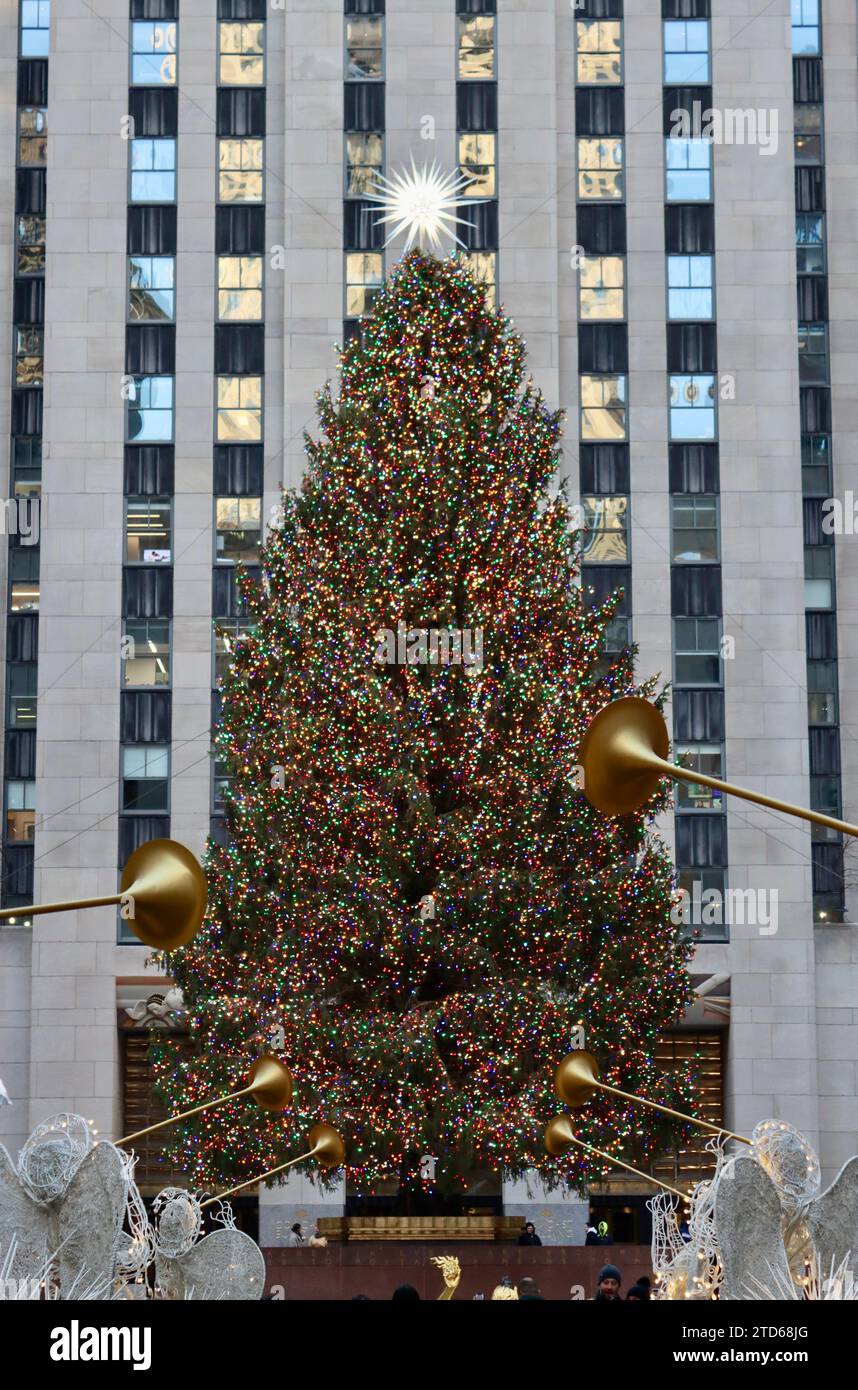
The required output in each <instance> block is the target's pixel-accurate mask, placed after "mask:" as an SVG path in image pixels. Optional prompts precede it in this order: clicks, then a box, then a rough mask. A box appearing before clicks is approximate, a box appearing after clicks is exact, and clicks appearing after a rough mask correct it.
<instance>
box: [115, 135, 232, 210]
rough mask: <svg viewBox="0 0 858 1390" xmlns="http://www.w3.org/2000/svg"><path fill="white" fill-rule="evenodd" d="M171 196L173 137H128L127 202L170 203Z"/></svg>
mask: <svg viewBox="0 0 858 1390" xmlns="http://www.w3.org/2000/svg"><path fill="white" fill-rule="evenodd" d="M221 143H223V141H222V142H221ZM175 197H176V142H175V140H162V139H158V140H147V139H141V140H132V141H131V202H132V203H172V202H173V201H174V199H175Z"/></svg>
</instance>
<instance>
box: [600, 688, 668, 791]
mask: <svg viewBox="0 0 858 1390" xmlns="http://www.w3.org/2000/svg"><path fill="white" fill-rule="evenodd" d="M669 751H670V740H669V738H668V735H667V726H666V725H665V722H664V720H663V718H662V717H661V715H660V714H659V712H658V710H657V709H656V707H655V705H652V704H650V702H649V700H642V699H641V698H640V697H639V696H637V695H629V696H627V697H625V698H624V699H622V700H614V701H613V702H612V703H611V704H610V705H605V707H604V709H601V710H600V711H599V713H598V714H597V715H596V717H595V718H594V719H593V720H592V721H591V723H590V727H589V728H588V729H587V732H586V733H585V735H584V737H583V739H582V741H581V747H580V750H579V753H578V759H579V762H580V764H581V768H582V771H583V774H584V795H585V796H586V798H587V800H588V801H589V803H590V805H591V806H595V807H596V809H597V811H601V812H602V813H603V814H604V815H606V816H626V815H629V814H630V813H631V812H632V811H636V810H637V809H638V808H639V807H640V806H643V805H645V803H646V802H647V801H649V799H650V797H651V796H652V795H653V794H654V793H655V791H656V789H657V787H658V784H659V782H660V781H661V779H662V777H664V776H665V771H664V770H663V769H661V768H658V767H653V766H652V762H653V759H654V758H661V759H664V758H666V757H667V755H668V752H669Z"/></svg>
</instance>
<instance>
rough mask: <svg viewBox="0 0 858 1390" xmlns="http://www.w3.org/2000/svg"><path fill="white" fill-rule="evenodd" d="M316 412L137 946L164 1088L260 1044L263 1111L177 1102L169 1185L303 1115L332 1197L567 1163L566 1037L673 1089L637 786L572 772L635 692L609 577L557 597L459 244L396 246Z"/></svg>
mask: <svg viewBox="0 0 858 1390" xmlns="http://www.w3.org/2000/svg"><path fill="white" fill-rule="evenodd" d="M318 415H319V437H318V438H316V439H310V438H308V439H307V444H306V449H307V455H308V469H307V473H306V477H305V479H304V482H303V485H302V487H301V488H300V490H299V491H297V492H296V493H294V494H285V495H284V498H283V507H282V516H281V517H279V518H278V522H277V526H276V529H274V530H273V531H272V532H271V533H270V536H269V538H268V540H267V542H266V545H265V547H264V551H263V556H262V574H263V578H262V583H261V585H260V586H257V587H255V588H252V589H251V588H249V589H248V598H247V601H248V604H249V607H250V611H251V614H252V617H253V621H254V624H255V627H254V630H253V631H252V632H251V633H249V634H248V635H247V636H246V637H245V638H244V639H243V640H242V641H241V642H240V644H239V646H238V648H237V650H236V654H235V659H234V662H233V665H232V669H231V672H230V674H229V676H228V678H227V680H226V682H225V686H224V690H223V723H222V727H221V730H220V732H219V734H218V745H219V756H220V757H221V758H223V759H224V760H225V761H226V762H227V763H228V765H229V768H230V770H231V772H232V776H233V781H232V785H231V789H230V791H229V792H228V794H227V825H228V832H229V834H228V845H227V847H225V848H224V847H221V846H219V845H216V844H211V845H210V846H209V850H208V855H207V873H208V881H209V909H208V914H207V919H206V922H205V924H204V926H203V929H202V931H201V932H200V934H199V935H198V937H197V938H196V940H195V941H194V942H193V943H192V944H191V945H189V946H188V947H186V948H185V949H184V950H182V951H179V952H176V953H175V954H174V955H173V956H172V957H171V958H170V962H169V964H170V968H171V971H172V974H173V975H174V977H175V979H176V981H177V982H178V983H179V984H180V985H181V986H182V988H183V990H184V994H185V1000H186V1005H187V1009H188V1018H189V1026H190V1056H189V1057H188V1056H183V1055H181V1054H180V1053H179V1051H178V1049H177V1047H176V1046H175V1045H174V1046H171V1045H170V1043H169V1041H158V1042H157V1043H156V1045H155V1049H156V1075H157V1078H158V1085H159V1089H160V1092H161V1094H162V1096H163V1097H164V1099H165V1100H166V1102H167V1103H168V1105H169V1107H170V1109H171V1110H173V1111H176V1110H179V1109H184V1108H186V1107H188V1106H191V1105H194V1104H197V1103H200V1102H201V1101H202V1100H204V1099H207V1098H209V1097H212V1096H216V1095H223V1094H226V1093H228V1092H229V1091H230V1090H233V1089H235V1087H236V1086H237V1085H240V1084H241V1078H242V1077H243V1076H244V1075H245V1074H246V1071H247V1069H248V1067H249V1065H250V1063H251V1062H252V1060H253V1059H254V1058H256V1057H257V1056H259V1055H260V1054H262V1053H265V1052H271V1051H272V1047H276V1048H277V1051H278V1052H279V1054H280V1055H282V1057H283V1059H284V1060H285V1061H286V1062H287V1064H288V1065H289V1066H290V1068H291V1069H292V1071H293V1073H294V1076H295V1081H296V1094H295V1103H294V1106H293V1108H292V1109H290V1110H288V1111H287V1112H285V1114H283V1115H280V1116H271V1115H268V1114H266V1113H264V1112H263V1111H261V1110H259V1109H258V1108H257V1107H255V1106H254V1105H253V1104H252V1103H248V1102H246V1101H239V1102H237V1103H231V1104H230V1105H229V1106H228V1107H226V1106H225V1107H223V1108H221V1109H217V1110H215V1111H213V1112H210V1113H208V1114H203V1115H201V1116H199V1117H197V1119H196V1120H195V1121H192V1122H189V1123H188V1124H186V1125H185V1126H184V1127H183V1129H182V1130H181V1131H174V1132H173V1133H174V1134H178V1135H179V1137H178V1138H177V1139H176V1140H175V1148H174V1150H173V1152H174V1156H175V1157H176V1158H178V1160H179V1161H180V1162H181V1163H182V1165H183V1167H184V1168H185V1170H186V1172H187V1174H188V1180H189V1181H193V1182H199V1183H203V1182H206V1183H210V1184H211V1183H215V1182H220V1183H223V1182H224V1181H225V1180H227V1179H229V1180H230V1181H232V1182H237V1181H240V1180H241V1179H243V1178H246V1177H251V1176H253V1175H254V1174H256V1173H261V1172H262V1171H264V1170H266V1169H268V1168H270V1167H272V1166H274V1165H275V1164H277V1163H281V1162H283V1161H285V1160H286V1159H287V1158H289V1157H292V1156H296V1155H297V1154H299V1153H301V1152H302V1151H303V1149H304V1147H305V1146H304V1144H303V1136H304V1134H305V1133H306V1130H307V1129H308V1128H309V1127H310V1126H311V1125H312V1124H314V1123H316V1122H317V1121H319V1120H322V1119H324V1120H326V1121H328V1122H329V1123H331V1124H333V1125H335V1126H336V1127H337V1128H338V1129H339V1130H340V1132H341V1133H342V1135H343V1136H344V1138H345V1140H346V1145H347V1151H348V1163H349V1176H350V1178H351V1180H352V1181H353V1182H354V1183H355V1184H356V1185H357V1187H358V1189H359V1190H362V1191H370V1190H372V1188H373V1187H374V1186H375V1185H376V1184H377V1183H378V1182H379V1181H380V1180H381V1179H383V1178H388V1177H396V1176H398V1177H399V1178H400V1180H401V1181H402V1182H403V1184H405V1185H406V1186H407V1185H408V1182H409V1181H410V1180H411V1179H412V1178H413V1175H414V1174H415V1173H416V1172H417V1171H418V1167H419V1160H420V1157H421V1156H422V1155H425V1154H432V1155H434V1156H435V1158H436V1159H437V1176H438V1178H439V1180H441V1181H443V1182H446V1183H447V1184H448V1185H453V1186H455V1184H457V1183H462V1182H463V1181H464V1180H465V1175H466V1174H467V1172H468V1171H469V1169H471V1168H472V1167H473V1166H474V1165H479V1166H482V1167H486V1166H488V1167H490V1168H492V1169H494V1170H496V1171H497V1170H500V1169H503V1170H504V1171H505V1172H507V1173H508V1174H516V1173H520V1172H522V1171H523V1170H524V1169H527V1168H531V1169H539V1170H540V1172H541V1173H542V1175H543V1176H545V1177H546V1178H547V1179H548V1180H549V1181H555V1180H560V1179H561V1178H563V1179H565V1178H567V1177H571V1178H573V1179H575V1180H576V1181H580V1180H583V1179H585V1178H587V1177H591V1178H592V1177H595V1176H596V1175H597V1174H598V1175H601V1174H602V1173H604V1172H605V1171H606V1169H605V1165H604V1164H601V1163H599V1162H595V1163H594V1162H593V1161H592V1160H589V1159H588V1157H587V1156H586V1155H583V1154H582V1151H581V1150H580V1149H574V1150H572V1152H571V1153H570V1154H569V1155H567V1157H566V1158H564V1159H562V1160H557V1159H549V1158H548V1156H547V1155H546V1153H545V1151H544V1148H543V1142H542V1133H543V1127H544V1125H545V1123H546V1121H547V1120H548V1119H549V1118H550V1117H551V1116H552V1115H553V1114H554V1113H555V1112H556V1111H557V1110H558V1109H560V1105H559V1102H558V1101H557V1099H556V1097H555V1095H554V1090H553V1075H554V1071H555V1068H556V1066H557V1064H558V1062H559V1061H560V1060H561V1058H562V1057H563V1056H564V1055H565V1054H566V1053H567V1052H568V1051H569V1050H570V1048H571V1047H572V1046H573V1045H575V1044H576V1042H577V1044H578V1045H580V1043H581V1037H582V1033H581V1030H583V1039H584V1041H585V1042H586V1045H587V1047H588V1048H589V1049H590V1050H591V1051H593V1052H594V1053H595V1054H596V1055H597V1056H598V1057H599V1059H600V1062H601V1065H602V1068H603V1076H604V1078H605V1080H607V1081H609V1082H611V1083H613V1084H615V1085H620V1086H621V1087H623V1088H624V1089H626V1090H628V1091H631V1092H635V1093H639V1094H643V1095H645V1096H648V1097H650V1098H651V1099H654V1100H659V1101H661V1102H663V1103H667V1104H671V1105H678V1106H679V1108H683V1109H686V1110H687V1109H688V1108H689V1106H690V1105H693V1094H692V1091H691V1086H690V1082H689V1079H688V1077H687V1076H679V1075H673V1076H664V1075H662V1074H661V1073H660V1072H659V1070H658V1068H657V1067H656V1066H655V1064H654V1061H653V1052H654V1047H655V1043H656V1040H657V1038H658V1035H659V1034H660V1033H661V1031H662V1030H663V1029H664V1028H665V1027H666V1026H668V1025H670V1024H671V1023H672V1022H674V1021H675V1020H676V1019H677V1018H678V1017H679V1016H681V1013H682V1010H683V1007H684V1005H685V1003H686V1001H687V999H688V994H689V983H688V977H687V974H686V970H685V962H686V959H687V954H688V952H687V947H686V946H685V944H684V943H683V942H682V941H680V940H679V938H678V936H677V929H676V927H675V926H673V925H672V923H671V920H670V907H671V896H672V871H671V865H670V862H669V859H668V857H667V855H666V852H665V850H664V848H663V846H662V845H661V844H660V843H659V841H658V840H657V839H656V838H655V837H654V836H653V833H652V830H651V826H650V825H649V824H648V823H649V822H651V820H652V816H653V815H654V813H655V812H656V811H658V810H659V809H661V807H662V805H663V802H662V801H660V800H654V801H653V803H652V804H651V805H650V806H648V807H647V808H646V809H645V812H643V813H641V814H638V815H630V816H626V817H624V818H622V819H619V820H608V819H606V818H604V817H603V816H602V815H601V814H600V813H599V812H598V811H595V810H594V809H593V808H591V807H590V805H589V804H588V802H587V801H586V799H585V798H584V796H583V793H582V791H581V788H580V786H579V782H580V776H579V771H578V766H577V754H578V747H579V743H580V740H581V737H582V735H583V733H584V731H585V729H586V728H587V725H588V723H589V721H590V719H591V718H592V716H593V715H594V714H595V713H596V712H597V711H598V710H599V709H600V708H601V707H602V706H603V705H604V704H606V703H607V702H608V701H610V700H612V699H614V698H615V697H617V696H619V695H623V694H629V693H638V694H644V695H647V696H649V697H652V696H653V695H654V694H655V693H656V692H655V686H654V683H653V682H650V683H648V684H645V685H643V686H639V687H635V686H634V684H633V672H632V653H631V652H628V651H627V652H625V653H624V654H623V655H622V656H621V657H620V658H619V659H618V660H617V661H616V662H614V663H613V664H610V663H607V662H606V660H605V658H604V655H603V648H604V641H603V638H604V633H605V629H606V625H607V623H608V622H609V621H610V618H611V616H612V614H613V612H614V611H615V608H616V604H617V601H618V597H619V596H618V595H617V596H614V598H613V599H612V600H611V601H610V602H609V603H608V604H607V605H605V606H603V607H602V608H601V610H597V609H594V608H592V607H590V606H589V605H588V603H587V601H586V599H585V598H583V597H582V593H581V589H580V587H579V584H578V569H579V566H578V546H579V542H578V538H577V536H576V533H575V531H574V530H573V527H572V521H573V520H574V518H573V516H572V513H571V511H570V508H569V506H568V504H567V501H566V498H565V493H564V489H563V487H562V485H561V484H560V483H559V481H558V470H559V461H560V446H559V440H560V431H561V417H560V414H559V413H556V412H552V411H550V410H548V409H547V408H546V406H545V404H544V402H543V399H542V397H541V395H540V393H539V392H538V390H536V389H535V388H534V386H533V384H532V383H531V382H530V381H529V380H525V351H524V344H523V342H522V340H521V338H520V337H518V336H517V335H516V334H515V333H514V331H513V330H512V328H511V325H510V323H509V321H508V320H507V319H505V318H504V317H502V316H501V315H499V314H496V313H495V312H494V311H492V310H491V309H489V308H488V307H487V305H486V302H485V298H484V294H483V292H482V289H481V287H480V286H479V285H477V284H476V283H475V282H474V280H473V279H472V278H471V276H470V274H469V272H468V271H467V270H466V269H465V267H464V266H463V265H462V263H461V262H459V261H457V260H446V261H438V260H435V259H433V258H432V257H429V256H426V255H424V254H423V253H421V252H413V253H411V254H409V255H408V256H407V257H406V258H405V259H404V260H403V261H401V262H400V263H399V264H398V265H397V266H396V267H395V269H394V270H393V272H392V274H391V276H390V278H389V280H388V283H387V284H386V286H385V288H384V290H383V292H382V293H381V295H380V297H379V299H378V300H377V302H376V304H375V307H374V312H373V314H372V316H371V317H370V318H369V319H367V320H366V321H365V322H364V324H363V326H362V333H361V338H360V340H355V341H353V342H351V343H350V344H349V345H348V346H347V347H346V348H345V350H344V352H343V354H342V364H341V384H340V392H339V396H338V398H335V397H334V395H333V394H332V391H331V389H330V386H328V387H326V388H325V389H324V390H323V391H322V392H321V394H320V397H319V405H318ZM576 1126H577V1132H578V1134H579V1135H580V1137H581V1138H583V1139H584V1140H585V1141H587V1142H589V1143H591V1144H594V1145H596V1146H597V1147H600V1148H603V1149H607V1150H610V1151H611V1152H614V1153H618V1154H619V1153H621V1152H626V1153H627V1154H633V1155H635V1157H636V1158H637V1160H638V1161H641V1160H643V1161H648V1160H650V1159H652V1158H653V1157H654V1156H655V1155H656V1154H657V1153H658V1152H659V1151H661V1150H662V1149H663V1147H664V1142H665V1138H666V1137H669V1133H670V1131H665V1129H664V1122H663V1121H655V1120H653V1118H652V1112H649V1111H645V1110H643V1109H641V1107H639V1106H638V1107H635V1106H631V1105H629V1104H627V1103H626V1102H623V1101H619V1100H615V1099H613V1098H610V1097H608V1098H606V1097H604V1096H603V1097H601V1098H600V1097H597V1098H596V1099H595V1100H594V1101H593V1102H592V1103H591V1105H590V1106H589V1107H587V1109H586V1110H584V1111H581V1112H578V1116H577V1118H576Z"/></svg>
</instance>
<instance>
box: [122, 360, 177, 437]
mask: <svg viewBox="0 0 858 1390" xmlns="http://www.w3.org/2000/svg"><path fill="white" fill-rule="evenodd" d="M127 438H128V441H129V443H132V444H133V443H137V444H164V443H168V442H169V441H170V440H171V439H172V438H173V378H172V377H171V376H135V377H132V378H131V381H130V383H129V396H128V426H127Z"/></svg>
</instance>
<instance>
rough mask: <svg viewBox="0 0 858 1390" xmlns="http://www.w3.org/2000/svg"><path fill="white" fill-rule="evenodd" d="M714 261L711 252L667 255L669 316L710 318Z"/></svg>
mask: <svg viewBox="0 0 858 1390" xmlns="http://www.w3.org/2000/svg"><path fill="white" fill-rule="evenodd" d="M713 264H714V263H713V257H712V256H668V258H667V316H668V318H670V319H711V318H712V313H713V295H712V274H713Z"/></svg>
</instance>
